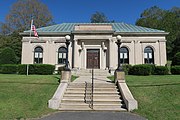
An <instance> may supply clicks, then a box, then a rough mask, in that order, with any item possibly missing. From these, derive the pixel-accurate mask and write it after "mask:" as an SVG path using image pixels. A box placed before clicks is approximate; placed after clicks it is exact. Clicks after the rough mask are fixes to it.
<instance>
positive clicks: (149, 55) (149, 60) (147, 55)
mask: <svg viewBox="0 0 180 120" xmlns="http://www.w3.org/2000/svg"><path fill="white" fill-rule="evenodd" d="M144 63H145V64H154V51H153V49H152V48H151V47H146V48H145V49H144Z"/></svg>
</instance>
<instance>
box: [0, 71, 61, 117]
mask: <svg viewBox="0 0 180 120" xmlns="http://www.w3.org/2000/svg"><path fill="white" fill-rule="evenodd" d="M58 79H59V76H58V75H29V76H25V75H9V74H8V75H6V74H0V120H9V119H20V118H24V119H26V118H35V117H40V116H42V115H44V114H48V113H50V112H53V111H54V110H52V109H49V108H48V107H47V102H48V100H49V99H50V98H51V97H52V96H53V94H54V92H55V90H56V89H57V86H58Z"/></svg>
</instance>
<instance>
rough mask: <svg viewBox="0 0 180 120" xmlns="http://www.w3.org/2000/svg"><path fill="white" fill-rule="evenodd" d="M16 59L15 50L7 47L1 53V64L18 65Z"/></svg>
mask: <svg viewBox="0 0 180 120" xmlns="http://www.w3.org/2000/svg"><path fill="white" fill-rule="evenodd" d="M16 58H17V57H16V54H15V52H14V50H13V49H11V48H9V47H6V48H4V49H3V50H2V52H1V53H0V64H16V63H17V60H16Z"/></svg>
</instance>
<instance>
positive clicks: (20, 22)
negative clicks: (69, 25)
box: [1, 0, 53, 34]
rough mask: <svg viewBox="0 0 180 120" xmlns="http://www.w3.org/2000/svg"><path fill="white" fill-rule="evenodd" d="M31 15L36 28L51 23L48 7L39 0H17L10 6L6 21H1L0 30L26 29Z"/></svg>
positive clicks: (3, 31) (7, 32) (4, 32)
mask: <svg viewBox="0 0 180 120" xmlns="http://www.w3.org/2000/svg"><path fill="white" fill-rule="evenodd" d="M32 17H33V18H34V24H35V25H36V27H37V28H38V27H42V26H47V25H50V24H53V22H52V15H51V13H50V12H49V10H48V7H47V6H46V5H45V4H43V3H42V2H41V1H40V0H17V1H16V2H15V3H14V4H13V5H12V6H11V9H10V11H9V13H8V14H7V16H6V22H5V23H1V32H2V33H3V34H9V33H12V32H14V31H18V32H19V31H20V32H22V31H24V30H28V29H30V23H31V19H32Z"/></svg>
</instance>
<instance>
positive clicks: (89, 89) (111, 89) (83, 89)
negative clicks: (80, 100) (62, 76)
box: [66, 88, 117, 92]
mask: <svg viewBox="0 0 180 120" xmlns="http://www.w3.org/2000/svg"><path fill="white" fill-rule="evenodd" d="M91 90H92V88H87V91H91ZM93 90H94V91H103V92H106V91H108V92H109V91H111V92H116V91H117V89H115V88H103V89H102V88H94V89H93ZM66 91H68V92H71V91H85V88H67V89H66Z"/></svg>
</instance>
